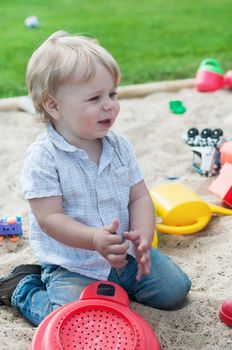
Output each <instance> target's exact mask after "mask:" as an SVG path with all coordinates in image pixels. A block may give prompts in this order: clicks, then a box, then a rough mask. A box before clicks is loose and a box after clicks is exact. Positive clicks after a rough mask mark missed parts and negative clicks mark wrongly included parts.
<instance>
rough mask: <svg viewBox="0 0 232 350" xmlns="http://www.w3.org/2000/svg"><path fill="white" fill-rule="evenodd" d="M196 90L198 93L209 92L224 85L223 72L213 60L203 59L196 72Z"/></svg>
mask: <svg viewBox="0 0 232 350" xmlns="http://www.w3.org/2000/svg"><path fill="white" fill-rule="evenodd" d="M195 85H196V89H197V90H198V91H200V92H211V91H215V90H218V89H221V88H222V87H224V85H225V78H224V72H223V70H222V69H221V67H220V65H219V63H218V61H217V60H215V59H214V58H206V59H204V60H203V61H202V62H201V64H200V67H199V69H198V71H197V75H196V83H195Z"/></svg>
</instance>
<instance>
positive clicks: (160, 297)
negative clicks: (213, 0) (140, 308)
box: [11, 248, 191, 326]
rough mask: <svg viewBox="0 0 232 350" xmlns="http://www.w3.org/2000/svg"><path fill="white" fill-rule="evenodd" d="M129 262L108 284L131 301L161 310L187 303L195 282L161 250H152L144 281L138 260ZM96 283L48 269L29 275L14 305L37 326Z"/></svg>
mask: <svg viewBox="0 0 232 350" xmlns="http://www.w3.org/2000/svg"><path fill="white" fill-rule="evenodd" d="M127 259H128V264H127V265H126V267H124V268H123V269H121V270H116V269H114V268H112V269H111V271H110V274H109V276H108V281H111V282H115V283H117V284H119V285H120V286H121V287H123V288H124V289H125V290H126V292H127V293H128V296H129V297H130V298H131V299H133V300H135V301H137V302H139V303H142V304H145V305H147V306H151V307H154V308H158V309H171V308H173V307H176V306H178V305H179V304H180V303H181V302H182V301H183V300H184V299H185V297H186V295H187V294H188V292H189V290H190V287H191V281H190V280H189V278H188V276H187V275H186V274H185V273H184V272H183V271H182V270H181V269H180V268H179V267H178V266H177V265H176V264H175V263H174V262H173V261H172V260H171V259H170V258H169V257H167V256H166V255H164V254H162V253H161V252H160V251H159V250H157V249H153V248H152V249H151V266H152V268H151V273H150V274H149V275H147V276H143V277H142V278H141V280H140V281H137V280H136V274H137V262H136V260H135V259H134V258H133V257H132V256H130V255H128V257H127ZM94 281H96V280H94V279H92V278H89V277H86V276H82V275H80V274H77V273H74V272H70V271H68V270H66V269H64V268H62V267H60V266H57V265H47V266H45V267H44V268H43V270H42V275H41V276H39V275H28V276H26V277H24V278H23V279H22V280H21V281H20V282H19V283H18V285H17V287H16V288H15V290H14V292H13V295H12V299H11V301H12V305H13V306H14V307H16V308H17V309H18V310H19V311H20V312H21V313H22V314H23V316H24V317H25V318H26V319H27V320H29V321H30V322H32V323H33V324H34V325H36V326H37V325H38V324H39V323H40V322H41V321H42V320H43V319H44V318H45V317H46V316H47V315H48V314H50V313H51V312H52V311H53V310H55V309H57V308H58V307H60V306H61V305H64V304H68V303H70V302H72V301H75V300H77V299H79V296H80V294H81V292H82V290H83V289H84V288H85V287H86V286H87V285H89V284H90V283H91V282H94Z"/></svg>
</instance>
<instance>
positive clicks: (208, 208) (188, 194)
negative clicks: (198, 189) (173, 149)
mask: <svg viewBox="0 0 232 350" xmlns="http://www.w3.org/2000/svg"><path fill="white" fill-rule="evenodd" d="M151 197H152V200H153V203H154V207H155V208H156V213H157V215H158V216H159V217H161V218H162V223H158V224H157V226H156V228H157V231H158V232H163V233H170V234H192V233H195V232H198V231H201V230H202V229H203V228H204V227H205V226H206V225H207V224H208V222H209V221H210V219H211V217H212V215H213V214H222V215H232V210H229V209H226V208H223V207H219V206H216V205H212V204H208V203H206V202H204V201H203V200H202V199H201V198H200V197H199V196H198V195H197V194H196V193H194V192H193V191H192V190H190V189H189V188H188V187H186V186H184V185H182V184H180V183H168V184H162V185H159V186H157V187H154V188H153V189H152V190H151Z"/></svg>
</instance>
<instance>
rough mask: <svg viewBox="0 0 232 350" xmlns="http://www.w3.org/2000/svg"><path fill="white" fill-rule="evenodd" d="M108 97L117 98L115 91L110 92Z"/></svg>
mask: <svg viewBox="0 0 232 350" xmlns="http://www.w3.org/2000/svg"><path fill="white" fill-rule="evenodd" d="M109 96H110V98H112V99H114V98H116V97H117V92H116V91H114V92H111V93H110V95H109Z"/></svg>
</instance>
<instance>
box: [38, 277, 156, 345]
mask: <svg viewBox="0 0 232 350" xmlns="http://www.w3.org/2000/svg"><path fill="white" fill-rule="evenodd" d="M102 286H103V287H104V288H105V287H109V286H110V287H111V288H113V291H114V295H110V296H109V295H102V294H98V290H99V288H100V287H102ZM128 306H129V299H128V297H127V294H126V292H125V291H124V290H123V289H122V288H121V287H120V286H118V285H116V284H114V283H111V282H105V281H104V282H94V283H92V284H90V285H89V286H88V287H87V288H85V289H84V291H83V292H82V294H81V297H80V300H79V301H76V302H74V303H70V304H68V305H66V306H63V307H61V308H59V309H57V310H55V311H54V312H53V313H52V314H50V315H49V316H48V317H47V318H45V320H44V321H43V322H42V323H41V324H40V326H39V327H38V328H37V331H36V333H35V334H34V337H33V340H32V344H31V350H74V349H75V350H77V349H78V350H90V349H91V350H151V349H152V350H159V344H158V341H157V338H156V336H155V334H154V333H153V331H152V330H151V328H150V326H149V325H148V324H147V322H146V321H145V320H144V319H143V318H142V317H141V316H139V315H138V314H136V313H135V312H134V311H132V310H131V309H130V308H129V307H128Z"/></svg>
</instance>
